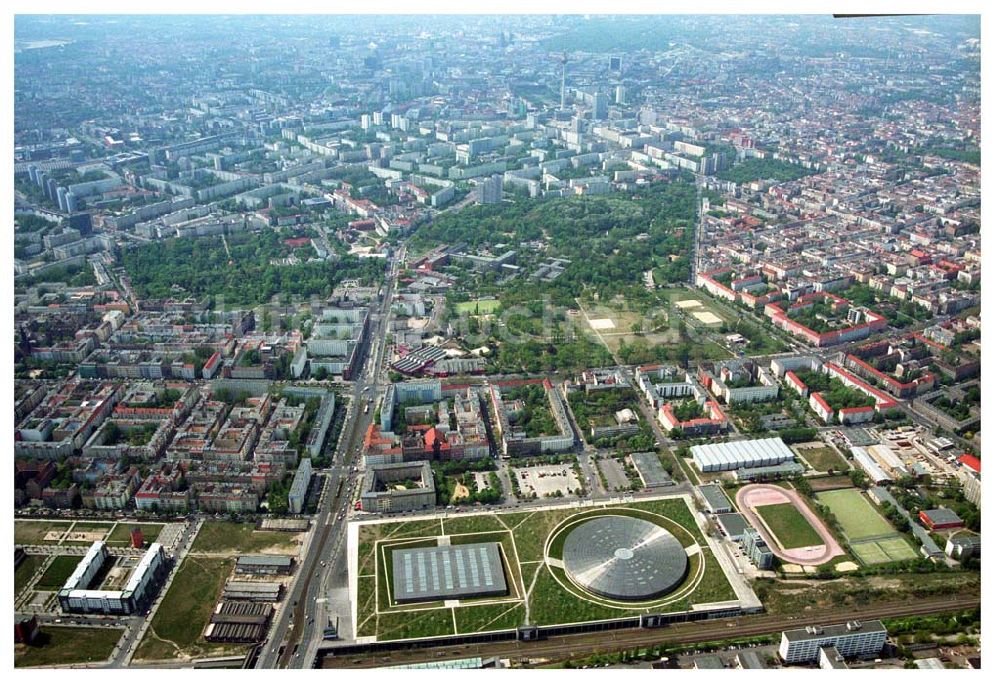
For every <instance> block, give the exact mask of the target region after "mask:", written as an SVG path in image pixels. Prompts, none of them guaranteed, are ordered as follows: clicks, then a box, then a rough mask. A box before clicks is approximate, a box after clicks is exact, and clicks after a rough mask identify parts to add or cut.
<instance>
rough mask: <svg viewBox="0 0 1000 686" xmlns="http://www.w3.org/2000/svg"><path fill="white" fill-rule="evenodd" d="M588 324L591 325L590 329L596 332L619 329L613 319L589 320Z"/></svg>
mask: <svg viewBox="0 0 1000 686" xmlns="http://www.w3.org/2000/svg"><path fill="white" fill-rule="evenodd" d="M587 323H588V324H590V328H592V329H593V330H594V331H607V330H608V329H615V328H617V327H616V326H615V323H614V321H612V320H611V319H588V320H587Z"/></svg>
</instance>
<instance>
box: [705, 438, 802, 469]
mask: <svg viewBox="0 0 1000 686" xmlns="http://www.w3.org/2000/svg"><path fill="white" fill-rule="evenodd" d="M691 457H693V458H694V462H695V464H696V465H697V466H698V469H699V470H700V471H702V472H726V471H732V470H734V469H742V468H752V467H770V466H773V465H779V464H781V463H783V462H789V461H791V460H794V459H795V454H794V453H793V452H792V450H791V448H789V447H788V446H787V445H785V442H784V441H782V440H781V439H780V438H760V439H757V440H750V441H731V442H729V443H710V444H708V445H696V446H693V447H692V448H691Z"/></svg>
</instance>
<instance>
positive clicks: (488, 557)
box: [392, 541, 507, 602]
mask: <svg viewBox="0 0 1000 686" xmlns="http://www.w3.org/2000/svg"><path fill="white" fill-rule="evenodd" d="M506 592H507V580H506V578H505V577H504V570H503V562H501V560H500V544H499V543H496V542H495V541H490V542H486V543H467V544H462V545H441V546H436V547H434V546H431V547H426V548H402V549H399V548H397V549H395V550H393V551H392V594H393V598H394V599H395V600H396V602H408V601H414V600H429V599H442V598H468V597H472V596H481V595H503V594H504V593H506Z"/></svg>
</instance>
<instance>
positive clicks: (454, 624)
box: [355, 497, 737, 641]
mask: <svg viewBox="0 0 1000 686" xmlns="http://www.w3.org/2000/svg"><path fill="white" fill-rule="evenodd" d="M604 514H608V515H612V514H619V515H629V516H634V517H638V518H641V519H649V520H650V521H653V522H654V523H657V524H660V525H662V526H665V527H666V528H668V529H669V530H670V531H672V532H673V533H674V535H675V536H677V537H678V540H680V541H681V544H682V545H683V546H684V547H685V548H686V549H688V551H689V555H690V557H689V570H688V575H687V578H686V579H685V581H684V582H682V584H681V586H679V587H678V588H677V589H675V590H674V591H672V592H671V593H670V594H667V595H665V596H664V597H662V598H657V599H655V600H651V601H644V602H643V603H632V604H629V603H621V602H617V603H616V602H614V601H607V600H605V599H601V598H597V597H590V596H588V595H587V594H586V593H585V592H582V591H581V590H580V589H579V588H578V587H576V586H575V584H573V583H572V582H571V581H569V580H568V579H567V578H566V575H565V573H564V571H563V570H562V569H561V568H560V565H561V562H560V561H559V560H558V559H554V560H552V559H547V558H546V546H547V545H548V546H550V548H549V553H548V555H549V557H550V558H552V557H555V558H558V557H560V556H561V549H562V546H561V541H562V540H563V539H564V537H565V532H566V531H568V529H567V528H566V527H572V526H575V525H576V523H577V522H579V521H584V520H585V519H587V518H589V517H592V516H602V515H604ZM440 536H450V537H451V538H450V541H451V543H452V544H460V543H471V542H477V541H486V540H496V541H498V542H500V543H501V547H502V553H503V564H504V571H505V574H506V575H507V580H508V589H509V592H508V594H507V595H506V596H502V597H493V598H463V599H459V600H452V601H440V600H438V601H430V602H423V603H416V604H406V605H405V606H404V605H397V604H394V603H392V602H390V595H391V573H392V569H391V568H392V564H391V551H392V549H393V548H397V547H400V546H402V547H411V546H412V547H418V546H419V547H425V546H434V545H438V544H440V541H439V537H440ZM356 559H357V568H356V571H357V577H356V579H357V586H356V588H357V591H356V597H355V602H356V607H357V632H356V635H357V636H365V637H374V638H375V639H376V640H379V641H386V640H400V639H406V638H416V637H424V636H437V635H455V634H464V633H474V632H484V631H493V630H507V629H512V628H515V627H517V626H519V625H521V624H524V623H532V624H539V625H552V624H564V623H573V622H583V621H594V620H600V619H611V618H617V617H631V616H637V615H639V614H643V613H645V612H650V611H654V612H679V611H683V610H687V609H690V608H691V607H692V605H694V604H698V603H713V602H721V601H735V600H736V597H737V596H736V592H735V591H734V590H733V588H732V586H731V585H730V583H729V580H728V578H727V577H726V574H725V572H724V571H723V569H722V567H721V565H720V564H719V563H718V561H717V560H716V559H715V557H714V556H713V554H712V551H711V549H710V548H708V546H707V545H706V543H705V539H704V537H703V535H702V534H701V532H700V530H699V529H698V526H697V523H696V521H695V519H694V516H693V514H692V512H691V510H690V509H689V506H688V504H687V503H686V501H685V500H684V499H682V498H677V497H674V498H662V499H657V500H649V501H639V502H633V503H627V504H621V505H600V506H590V507H566V508H554V509H545V510H533V511H530V512H517V513H506V514H497V515H493V514H477V515H460V516H454V515H452V516H449V517H440V518H439V517H433V518H423V519H411V520H401V521H400V520H387V521H384V522H379V523H371V524H363V523H362V524H359V525H358V531H357V556H356ZM526 601H527V602H526Z"/></svg>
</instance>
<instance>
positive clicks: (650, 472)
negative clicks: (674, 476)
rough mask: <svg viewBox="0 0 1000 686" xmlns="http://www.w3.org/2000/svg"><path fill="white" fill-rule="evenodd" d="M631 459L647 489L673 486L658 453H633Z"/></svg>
mask: <svg viewBox="0 0 1000 686" xmlns="http://www.w3.org/2000/svg"><path fill="white" fill-rule="evenodd" d="M629 458H631V460H632V464H633V465H635V468H636V470H638V472H639V476H640V477H641V478H642V483H643V484H644V485H645V486H646V488H656V487H657V486H673V484H674V482H673V481H672V480H671V479H670V475H669V474H667V472H666V470H665V469H664V468H663V465H662V464H661V463H660V457H659V456H658V455H657V454H656V453H632V454H631V455H629Z"/></svg>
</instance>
